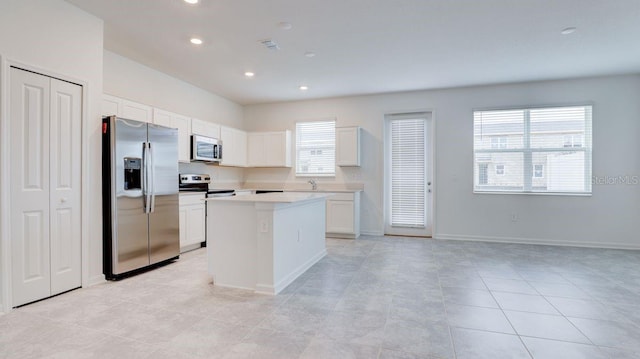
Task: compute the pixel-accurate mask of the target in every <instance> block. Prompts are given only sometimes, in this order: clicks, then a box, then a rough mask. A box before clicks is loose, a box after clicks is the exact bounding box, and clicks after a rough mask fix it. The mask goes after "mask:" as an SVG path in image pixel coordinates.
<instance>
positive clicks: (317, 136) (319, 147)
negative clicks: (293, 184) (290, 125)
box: [296, 121, 336, 176]
mask: <svg viewBox="0 0 640 359" xmlns="http://www.w3.org/2000/svg"><path fill="white" fill-rule="evenodd" d="M335 173H336V122H335V121H313V122H298V123H297V124H296V175H298V176H335Z"/></svg>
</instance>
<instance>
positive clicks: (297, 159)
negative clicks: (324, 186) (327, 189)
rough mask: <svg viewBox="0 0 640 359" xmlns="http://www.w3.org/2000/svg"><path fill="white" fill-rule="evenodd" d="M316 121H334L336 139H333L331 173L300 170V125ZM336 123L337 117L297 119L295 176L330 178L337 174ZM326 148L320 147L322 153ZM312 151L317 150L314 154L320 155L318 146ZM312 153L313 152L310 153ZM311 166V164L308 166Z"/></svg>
mask: <svg viewBox="0 0 640 359" xmlns="http://www.w3.org/2000/svg"><path fill="white" fill-rule="evenodd" d="M314 122H327V123H328V122H332V123H333V131H334V132H333V133H334V139H333V171H332V172H331V173H303V172H298V168H299V165H298V161H299V159H300V156H299V153H300V150H299V148H298V125H299V124H302V123H314ZM336 124H337V120H336V118H318V119H308V120H299V121H295V130H294V133H295V138H294V147H295V148H294V151H295V163H294V166H295V168H294V169H295V176H296V177H302V178H305V177H306V178H315V177H322V178H330V177H335V176H336V172H337V171H336V146H337V143H336V142H337V138H336V136H335V129H336ZM323 150H324V148H322V149H320V150H319V151H320V154H322V152H324V151H323ZM312 151H316V153H315V154H313V156H318V155H319V154H318V153H317V151H318V149H317V148H316V149H315V150H312ZM310 155H311V154H310ZM307 167H310V166H307Z"/></svg>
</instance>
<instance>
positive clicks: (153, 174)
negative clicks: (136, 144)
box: [148, 142, 156, 213]
mask: <svg viewBox="0 0 640 359" xmlns="http://www.w3.org/2000/svg"><path fill="white" fill-rule="evenodd" d="M148 144H149V159H150V160H149V165H150V166H151V179H150V180H149V182H150V183H151V186H150V187H151V191H150V193H149V197H150V206H149V213H153V212H155V210H156V166H155V163H154V157H155V156H154V155H153V149H152V148H151V142H149V143H148Z"/></svg>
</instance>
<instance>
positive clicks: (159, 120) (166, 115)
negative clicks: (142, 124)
mask: <svg viewBox="0 0 640 359" xmlns="http://www.w3.org/2000/svg"><path fill="white" fill-rule="evenodd" d="M172 115H173V114H172V113H171V112H168V111H164V110H160V109H157V108H154V109H153V123H155V124H156V125H160V126H165V127H172V128H173V127H174V125H173V120H172Z"/></svg>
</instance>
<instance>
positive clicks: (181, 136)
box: [173, 115, 191, 162]
mask: <svg viewBox="0 0 640 359" xmlns="http://www.w3.org/2000/svg"><path fill="white" fill-rule="evenodd" d="M173 127H175V128H177V129H178V162H190V161H191V147H190V145H191V120H190V119H189V118H188V117H184V116H180V115H174V117H173Z"/></svg>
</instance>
